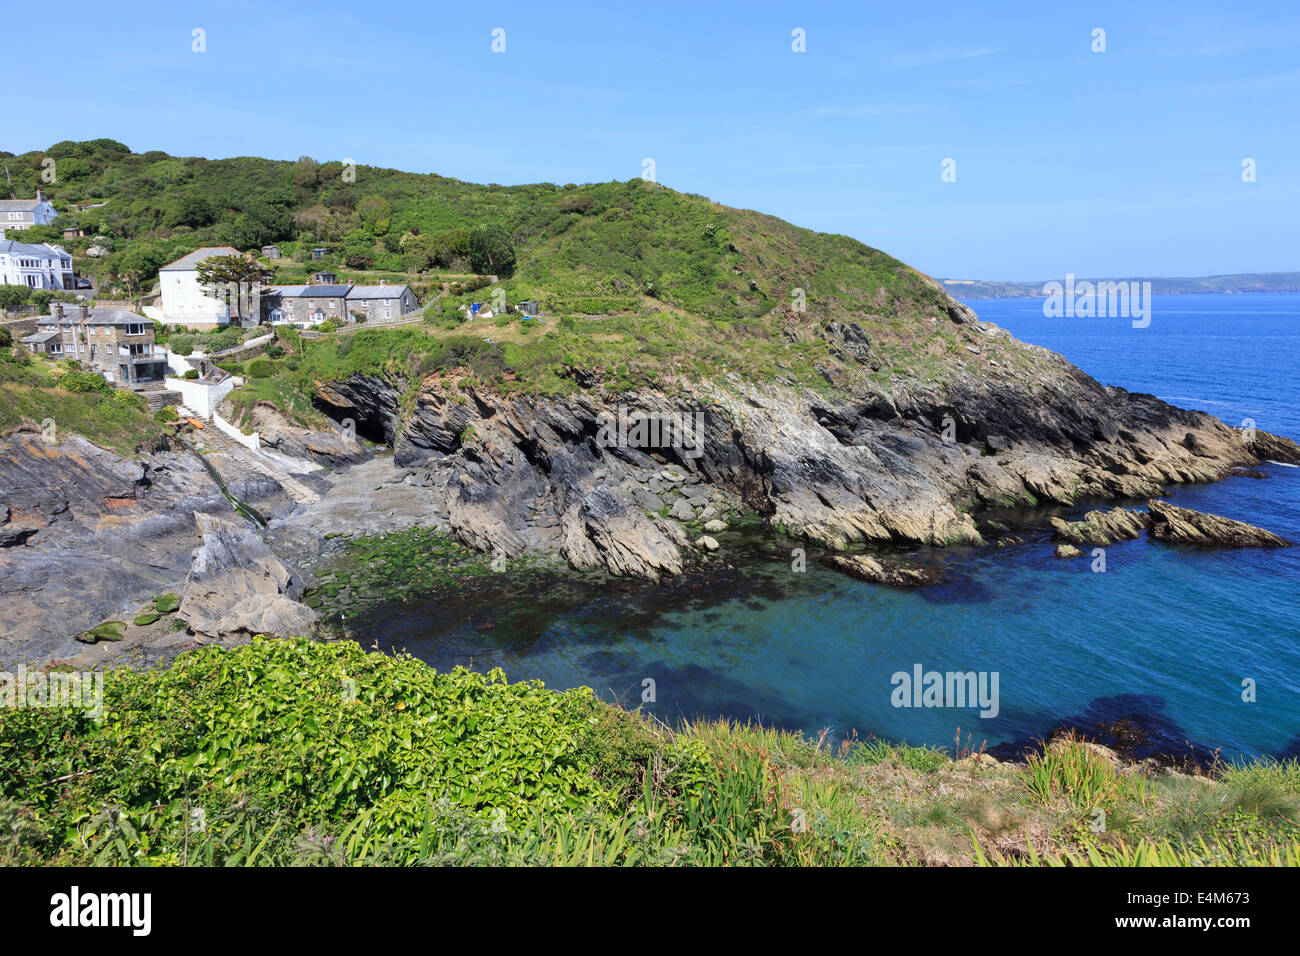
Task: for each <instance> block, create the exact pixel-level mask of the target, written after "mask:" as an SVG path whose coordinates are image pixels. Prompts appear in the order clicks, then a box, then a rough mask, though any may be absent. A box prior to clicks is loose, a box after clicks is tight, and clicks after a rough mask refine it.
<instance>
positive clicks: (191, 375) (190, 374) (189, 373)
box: [181, 368, 199, 382]
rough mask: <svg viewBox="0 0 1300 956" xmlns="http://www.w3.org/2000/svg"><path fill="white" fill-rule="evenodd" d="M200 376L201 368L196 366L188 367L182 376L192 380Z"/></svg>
mask: <svg viewBox="0 0 1300 956" xmlns="http://www.w3.org/2000/svg"><path fill="white" fill-rule="evenodd" d="M198 377H199V370H198V369H196V368H187V369H186V370H185V374H184V375H182V376H181V378H184V379H189V380H190V381H191V382H192V381H194V380H195V379H196V378H198Z"/></svg>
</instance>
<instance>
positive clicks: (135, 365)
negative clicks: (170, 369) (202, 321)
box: [22, 302, 167, 388]
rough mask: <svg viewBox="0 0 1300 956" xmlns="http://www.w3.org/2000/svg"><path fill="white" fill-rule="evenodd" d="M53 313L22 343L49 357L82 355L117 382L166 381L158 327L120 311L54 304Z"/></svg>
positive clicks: (122, 384)
mask: <svg viewBox="0 0 1300 956" xmlns="http://www.w3.org/2000/svg"><path fill="white" fill-rule="evenodd" d="M50 309H51V311H50V314H49V315H45V316H41V317H40V318H38V319H37V320H36V329H37V330H36V332H34V333H33V334H31V335H28V336H26V337H24V338H23V340H22V342H23V345H25V346H26V347H27V349H28V350H29V351H31V352H33V353H35V354H40V355H44V356H45V357H46V358H50V359H77V360H78V361H80V362H81V363H82V364H83V365H84V366H86V367H87V368H90V369H93V370H94V371H96V372H99V373H101V374H102V375H103V376H104V378H106V379H107V380H108V381H109V382H111V383H112V384H114V385H117V386H119V387H123V388H129V387H132V386H136V385H144V384H148V383H151V382H161V381H162V380H163V378H164V376H165V375H166V374H167V355H166V351H165V350H164V349H163V347H162V346H160V345H158V344H156V342H155V341H154V325H153V323H152V322H150V321H149V320H148V319H146V318H145V317H144V316H142V315H136V314H135V313H134V312H126V311H123V310H120V309H92V308H90V307H88V306H86V305H84V304H83V305H79V306H76V307H75V308H68V307H66V306H65V305H64V303H62V302H52V303H50Z"/></svg>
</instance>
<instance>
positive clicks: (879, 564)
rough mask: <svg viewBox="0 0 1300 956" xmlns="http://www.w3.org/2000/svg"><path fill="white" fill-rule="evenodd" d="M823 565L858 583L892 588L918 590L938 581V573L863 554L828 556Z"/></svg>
mask: <svg viewBox="0 0 1300 956" xmlns="http://www.w3.org/2000/svg"><path fill="white" fill-rule="evenodd" d="M822 561H823V563H825V564H826V565H828V566H829V567H832V568H835V569H836V570H838V571H843V572H844V573H845V574H848V575H850V576H851V577H855V578H857V579H858V580H859V581H870V582H871V583H872V584H887V585H889V586H890V587H893V588H919V587H923V586H924V585H926V584H933V583H934V582H935V581H937V580H939V572H937V571H935V570H934V569H933V568H927V567H924V566H922V565H919V564H907V563H905V562H902V561H893V560H888V559H885V560H879V559H877V558H873V557H871V556H870V555H865V554H830V555H826V556H825V557H824V558H823V559H822Z"/></svg>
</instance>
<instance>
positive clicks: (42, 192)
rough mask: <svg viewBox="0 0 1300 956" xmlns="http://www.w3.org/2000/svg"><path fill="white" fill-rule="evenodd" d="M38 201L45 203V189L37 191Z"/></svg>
mask: <svg viewBox="0 0 1300 956" xmlns="http://www.w3.org/2000/svg"><path fill="white" fill-rule="evenodd" d="M36 201H37V202H45V190H43V189H38V190H36Z"/></svg>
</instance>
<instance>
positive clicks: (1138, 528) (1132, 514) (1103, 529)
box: [1052, 508, 1151, 545]
mask: <svg viewBox="0 0 1300 956" xmlns="http://www.w3.org/2000/svg"><path fill="white" fill-rule="evenodd" d="M1150 520H1151V519H1150V517H1149V516H1148V515H1146V514H1144V513H1143V512H1141V511H1132V510H1130V509H1128V508H1115V509H1114V510H1112V511H1089V512H1088V513H1087V514H1085V515H1084V516H1083V518H1082V520H1080V521H1065V520H1064V519H1061V518H1053V519H1052V527H1053V528H1055V529H1056V536H1057V537H1058V538H1062V539H1064V540H1065V541H1068V542H1070V543H1072V544H1100V545H1107V544H1110V543H1111V542H1113V541H1127V540H1130V539H1132V538H1136V537H1138V536H1139V535H1141V534H1142V532H1143V531H1144V530H1146V528H1147V525H1148V524H1150Z"/></svg>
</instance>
